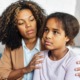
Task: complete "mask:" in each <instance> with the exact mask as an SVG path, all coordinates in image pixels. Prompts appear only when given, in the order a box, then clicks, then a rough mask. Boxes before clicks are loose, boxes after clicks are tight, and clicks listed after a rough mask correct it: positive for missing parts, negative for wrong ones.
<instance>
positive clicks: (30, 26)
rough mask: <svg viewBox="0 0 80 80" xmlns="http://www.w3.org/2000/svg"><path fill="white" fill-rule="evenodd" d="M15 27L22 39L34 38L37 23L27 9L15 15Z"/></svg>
mask: <svg viewBox="0 0 80 80" xmlns="http://www.w3.org/2000/svg"><path fill="white" fill-rule="evenodd" d="M17 27H18V30H19V32H20V34H21V35H22V36H23V38H24V39H31V38H36V34H37V23H36V19H35V18H34V16H33V14H32V12H31V11H30V10H29V9H23V10H20V11H19V13H18V15H17Z"/></svg>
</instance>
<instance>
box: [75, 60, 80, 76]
mask: <svg viewBox="0 0 80 80" xmlns="http://www.w3.org/2000/svg"><path fill="white" fill-rule="evenodd" d="M76 64H77V65H80V61H77V62H76ZM75 71H77V73H76V74H75V75H76V76H79V77H80V67H77V68H75ZM78 71H79V72H78Z"/></svg>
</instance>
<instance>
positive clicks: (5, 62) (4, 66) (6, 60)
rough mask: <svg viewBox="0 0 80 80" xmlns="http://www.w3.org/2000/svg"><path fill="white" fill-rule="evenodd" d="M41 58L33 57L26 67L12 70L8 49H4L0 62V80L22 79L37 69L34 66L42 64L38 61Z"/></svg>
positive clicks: (37, 55)
mask: <svg viewBox="0 0 80 80" xmlns="http://www.w3.org/2000/svg"><path fill="white" fill-rule="evenodd" d="M41 57H42V56H39V54H36V55H34V57H33V58H32V60H31V62H30V64H29V65H28V66H27V67H24V68H20V69H16V70H12V65H11V58H10V51H9V50H8V49H5V51H4V53H3V55H2V57H1V60H0V78H1V79H4V80H5V79H8V80H15V79H18V78H20V77H22V76H23V75H24V74H25V73H29V72H31V71H33V70H34V69H36V68H39V67H38V66H35V65H36V64H39V63H41V62H42V61H39V60H38V59H40V58H41Z"/></svg>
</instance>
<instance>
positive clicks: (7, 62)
mask: <svg viewBox="0 0 80 80" xmlns="http://www.w3.org/2000/svg"><path fill="white" fill-rule="evenodd" d="M11 71H12V66H11V58H10V49H9V48H5V49H4V53H3V54H2V57H1V59H0V78H1V79H0V80H2V79H3V80H7V78H8V76H9V74H10V72H11Z"/></svg>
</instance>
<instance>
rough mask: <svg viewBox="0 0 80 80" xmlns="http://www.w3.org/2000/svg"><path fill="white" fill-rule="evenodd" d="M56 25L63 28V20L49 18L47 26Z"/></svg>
mask: <svg viewBox="0 0 80 80" xmlns="http://www.w3.org/2000/svg"><path fill="white" fill-rule="evenodd" d="M52 25H54V26H56V27H57V28H62V21H60V20H59V19H57V18H50V19H48V20H47V23H46V26H52Z"/></svg>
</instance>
